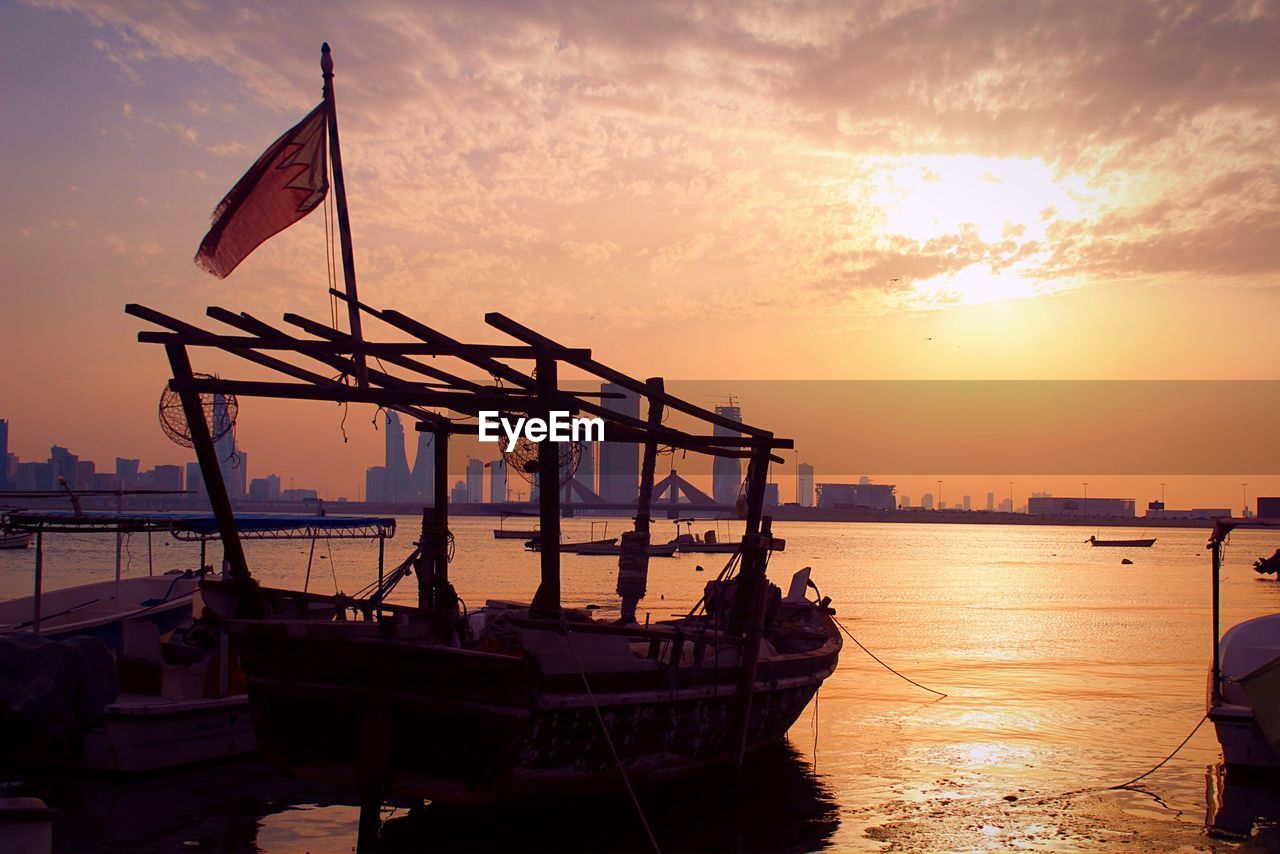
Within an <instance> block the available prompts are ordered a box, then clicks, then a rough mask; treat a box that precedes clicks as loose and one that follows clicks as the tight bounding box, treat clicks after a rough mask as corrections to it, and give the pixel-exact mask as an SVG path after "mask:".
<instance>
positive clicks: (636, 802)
mask: <svg viewBox="0 0 1280 854" xmlns="http://www.w3.org/2000/svg"><path fill="white" fill-rule="evenodd" d="M565 640H566V641H568V644H569V652H571V653H572V654H573V663H574V664H575V665H577V667H578V675H579V676H581V677H582V687H583V688H585V689H586V691H587V699H589V700H590V701H591V708H592V709H593V710H594V711H595V713H596V720H597V721H598V722H599V723H600V731H601V732H602V733H604V740H605V743H606V744H608V745H609V752H610V753H612V754H613V761H614V764H615V765H617V766H618V773H619V774H621V775H622V783H623V785H625V786H626V787H627V794H628V795H630V796H631V804H632V806H634V807H635V808H636V815H638V816H639V817H640V823H641V824H642V825H644V832H645V834H646V835H647V836H648V837H649V844H650V845H651V846H653V850H654V852H655V854H662V849H661V848H659V847H658V840H657V839H655V838H654V836H653V830H652V828H650V827H649V819H647V818H645V815H644V809H643V808H642V807H641V806H640V799H639V798H637V797H636V791H635V789H633V788H631V779H630V778H629V777H628V776H627V769H626V768H624V767H623V766H622V758H621V757H620V756H618V749H617V748H616V747H614V745H613V736H611V735H609V727H607V726H605V723H604V715H602V714H600V706H599V705H597V704H596V695H595V694H594V693H592V691H591V683H589V682H588V681H587V672H586V671H585V670H583V669H582V662H581V661H580V660H579V659H578V651H577V650H576V649H574V647H573V632H571V631H569V630H568V627H567V626H566V627H565Z"/></svg>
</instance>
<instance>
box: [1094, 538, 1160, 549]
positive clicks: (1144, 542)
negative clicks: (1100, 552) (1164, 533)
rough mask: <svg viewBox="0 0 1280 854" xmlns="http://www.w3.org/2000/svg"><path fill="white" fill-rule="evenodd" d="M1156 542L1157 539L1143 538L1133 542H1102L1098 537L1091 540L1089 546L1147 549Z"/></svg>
mask: <svg viewBox="0 0 1280 854" xmlns="http://www.w3.org/2000/svg"><path fill="white" fill-rule="evenodd" d="M1155 542H1156V538H1155V537H1141V538H1138V539H1132V540H1100V539H1098V538H1097V537H1090V538H1089V545H1091V546H1110V547H1113V548H1131V549H1145V548H1150V547H1151V546H1153V545H1155Z"/></svg>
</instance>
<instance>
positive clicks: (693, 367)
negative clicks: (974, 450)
mask: <svg viewBox="0 0 1280 854" xmlns="http://www.w3.org/2000/svg"><path fill="white" fill-rule="evenodd" d="M326 39H327V40H328V41H330V42H331V43H332V45H333V48H334V56H335V60H336V63H337V91H338V104H339V115H340V118H339V121H340V123H341V127H342V142H343V154H344V160H345V163H346V167H347V182H348V187H349V195H350V204H351V215H352V221H353V230H354V235H355V242H356V259H357V272H358V274H359V279H360V288H361V294H362V296H364V297H365V298H366V299H368V300H369V301H371V302H373V303H375V304H384V305H394V306H396V307H398V308H400V309H402V310H404V311H406V312H408V313H411V314H417V315H419V316H421V317H422V318H423V319H424V320H426V321H427V322H429V323H431V324H432V325H433V326H436V327H438V328H442V329H445V330H448V331H450V332H451V333H453V334H454V335H456V336H459V337H464V338H465V337H472V338H475V337H481V336H485V337H490V334H489V333H488V332H487V331H486V330H485V329H484V327H483V324H482V320H481V318H482V315H483V313H484V312H485V311H486V310H490V309H499V310H502V311H504V312H505V313H507V314H509V315H511V316H513V317H515V318H516V319H519V320H522V321H523V322H526V323H529V324H530V325H533V326H535V327H538V328H539V329H542V330H544V331H546V332H547V333H548V334H551V335H553V336H556V337H561V338H564V339H566V340H567V341H568V342H569V343H573V344H580V345H585V346H592V347H593V348H594V349H595V351H596V353H597V355H598V356H599V357H600V358H602V359H604V360H605V361H608V362H611V363H614V364H616V365H617V366H618V367H620V368H623V369H624V370H627V371H629V372H632V373H635V374H640V375H644V376H650V375H665V376H667V377H671V378H709V377H727V378H730V380H732V379H736V378H742V379H762V378H790V379H832V378H835V379H904V378H909V379H922V378H929V379H971V378H984V379H987V378H990V379H1013V378H1016V379H1024V378H1031V379H1062V378H1077V379H1091V378H1096V379H1116V378H1159V379H1221V378H1267V379H1269V378H1275V366H1276V365H1277V364H1280V337H1278V336H1276V335H1275V334H1274V325H1275V318H1276V316H1277V309H1280V278H1278V277H1277V271H1278V270H1280V225H1277V223H1280V218H1277V213H1280V210H1278V209H1280V172H1278V171H1277V166H1276V164H1277V163H1280V134H1278V133H1277V130H1280V128H1278V127H1277V125H1278V124H1280V112H1278V110H1280V107H1278V106H1277V105H1280V99H1278V98H1277V96H1278V95H1280V59H1278V58H1277V53H1278V52H1277V51H1275V50H1274V45H1275V44H1277V43H1280V21H1278V20H1277V13H1276V9H1275V7H1274V6H1273V5H1269V4H1265V3H1259V2H1240V3H1224V2H1205V3H1151V4H1146V3H1137V2H1135V3H1123V4H1116V3H1067V4H1059V3H1036V2H1024V3H1014V4H1005V3H986V2H968V3H946V2H943V3H914V2H899V3H884V4H865V3H847V2H844V3H799V4H795V5H791V6H788V7H786V8H785V10H784V9H782V8H779V7H778V6H776V5H775V4H770V3H759V4H756V3H735V4H732V5H731V6H725V5H708V4H700V3H692V4H685V3H681V4H665V3H654V4H648V3H645V4H615V5H609V6H601V5H599V4H572V3H566V4H549V5H547V6H536V7H534V6H530V5H529V4H523V3H509V4H508V3H498V2H493V3H456V4H454V3H435V4H432V5H431V7H430V9H429V10H423V9H421V8H420V4H409V3H397V2H390V1H389V2H376V3H359V4H343V3H334V4H324V5H323V6H322V7H317V6H314V5H310V4H308V5H305V6H303V5H301V4H294V3H290V2H281V3H272V4H260V5H255V4H225V3H217V4H214V3H208V4H205V3H199V2H193V3H186V4H181V5H180V6H179V5H176V4H164V3H158V2H157V3H146V2H140V3H136V4H127V5H126V4H116V3H98V2H91V0H83V1H82V0H68V1H67V2H51V3H31V4H27V3H13V2H9V0H6V2H4V3H3V4H0V43H2V45H3V55H2V56H0V63H2V65H0V69H2V70H0V94H2V96H3V102H4V104H5V111H6V120H5V122H4V123H3V126H2V127H0V140H2V143H0V144H2V145H3V150H4V157H3V158H0V175H2V176H3V192H2V197H3V204H2V205H0V261H2V262H3V271H4V275H3V281H2V282H0V289H2V290H0V295H2V303H0V340H2V341H3V344H2V345H0V346H2V348H3V356H4V358H3V359H0V417H7V418H9V419H10V422H11V440H10V441H11V449H12V450H14V451H16V452H17V453H19V454H20V455H22V456H23V457H24V458H26V459H33V458H43V457H44V456H46V455H47V453H48V446H49V445H50V444H52V443H55V442H56V443H58V444H63V445H67V446H69V447H71V448H72V450H73V451H75V452H77V453H80V454H81V455H82V456H87V457H91V458H95V459H97V460H98V461H99V463H100V465H101V464H102V463H108V465H107V466H106V467H108V468H109V461H110V460H111V459H112V458H114V457H115V456H116V455H126V456H138V457H142V458H143V459H144V463H145V464H154V463H156V462H183V461H185V460H186V459H188V457H187V456H186V454H187V452H185V451H183V450H182V449H179V448H176V447H174V446H172V445H169V444H168V443H167V442H166V441H165V439H164V438H163V437H162V435H161V434H160V431H159V430H158V428H157V427H156V422H155V415H154V407H155V401H156V399H157V397H158V395H159V392H160V389H161V386H162V385H163V382H164V380H165V378H166V372H165V365H164V360H163V358H162V357H161V355H160V353H158V352H156V351H155V350H154V348H148V347H144V346H141V345H138V344H137V343H135V342H134V340H133V338H134V335H135V333H136V332H137V330H138V329H139V328H140V326H141V325H140V324H138V323H137V322H135V321H132V320H131V319H129V318H127V317H125V316H124V315H123V313H122V311H121V308H122V306H123V305H124V304H125V303H126V302H142V303H146V304H149V305H152V306H154V307H156V308H159V309H161V310H164V311H167V312H169V313H172V314H176V315H178V316H181V317H184V318H186V319H189V320H193V319H197V318H198V317H199V316H200V314H201V312H202V311H203V307H204V306H206V305H209V304H220V305H225V306H228V307H234V308H236V309H237V310H247V311H250V312H252V313H255V314H257V315H259V316H261V317H263V318H265V319H276V318H278V317H279V315H280V314H281V313H282V312H283V311H287V310H293V311H298V312H300V313H303V314H308V315H310V316H313V317H316V318H319V319H326V318H327V317H328V313H329V307H328V305H327V302H326V300H325V297H324V288H325V264H324V244H323V221H322V219H321V217H320V215H319V214H318V213H317V214H315V215H313V216H312V217H310V218H309V219H307V220H305V221H303V222H302V223H301V224H300V225H298V226H296V227H295V228H293V229H291V230H290V231H288V232H286V233H284V234H282V235H280V236H278V237H277V238H275V239H273V240H272V241H270V242H269V243H268V244H266V245H265V246H264V247H262V248H261V249H259V250H258V252H256V253H255V254H254V255H253V256H251V257H250V258H249V259H248V260H247V261H246V262H245V263H244V264H243V265H242V266H241V267H240V268H239V269H238V270H237V271H236V272H235V273H234V274H233V275H232V276H231V277H230V278H229V279H227V280H226V281H222V282H219V281H218V280H215V279H214V278H212V277H210V276H209V275H207V274H205V273H204V272H202V271H201V270H199V269H198V268H196V267H195V266H194V265H193V264H192V263H191V256H192V254H193V253H194V251H195V247H196V245H197V243H198V242H199V240H200V237H201V236H202V235H203V233H204V231H205V229H206V228H207V225H208V215H209V212H210V211H211V210H212V208H213V207H214V205H215V204H216V203H217V201H218V200H219V199H220V198H221V197H222V195H223V194H224V193H225V192H226V190H227V189H228V188H229V187H230V186H231V185H232V184H233V183H234V182H235V180H236V179H237V178H238V177H239V175H240V174H241V173H242V172H243V171H244V170H245V169H246V168H247V167H248V166H249V165H250V163H252V161H253V159H254V158H255V157H256V156H257V155H258V153H259V152H260V151H261V150H262V149H263V148H264V147H265V146H266V145H267V144H268V143H270V142H271V141H272V140H273V139H274V138H275V137H276V136H278V135H279V134H280V133H281V132H282V131H283V130H285V129H286V128H287V127H289V126H290V125H292V124H293V123H294V122H296V121H297V120H298V118H300V117H301V116H302V115H303V114H304V113H305V111H306V110H307V109H309V108H310V107H311V106H312V105H313V104H314V103H315V102H316V101H317V100H318V98H319V91H320V76H319V69H318V47H319V44H320V42H321V41H323V40H326ZM728 390H729V391H732V389H728ZM370 416H371V413H360V414H357V413H355V412H353V413H352V416H351V417H350V418H349V419H348V422H347V425H346V426H347V433H348V436H349V442H348V443H346V444H344V443H343V442H342V437H341V433H340V432H339V420H340V416H339V415H338V414H336V413H335V412H334V411H333V410H332V408H330V409H327V410H326V409H325V408H324V407H320V406H319V405H312V406H309V407H308V406H305V405H296V404H291V405H277V404H257V403H254V404H252V405H248V404H246V406H245V412H244V415H243V416H242V420H241V425H240V442H241V444H242V446H243V447H245V448H247V449H248V451H249V453H250V471H251V475H252V476H259V475H262V474H266V473H267V472H268V471H273V472H276V473H278V474H281V475H282V476H284V477H285V478H286V482H287V479H288V478H289V477H290V476H296V478H297V480H298V485H303V484H304V483H306V484H309V485H314V486H318V487H320V488H322V490H323V489H326V488H327V489H328V490H329V491H330V493H331V494H332V495H337V494H340V493H341V494H351V495H354V494H355V493H356V490H357V484H359V483H360V482H361V481H362V473H363V470H364V468H365V467H366V466H368V465H372V464H375V463H377V462H379V456H380V447H381V434H380V433H378V432H375V431H374V430H373V429H372V428H371V426H370V421H371V417H370ZM748 416H750V413H748ZM1223 417H1224V418H1226V419H1229V418H1244V417H1248V416H1247V413H1244V412H1239V413H1224V414H1223ZM1231 484H1235V485H1234V486H1232V485H1231ZM1229 487H1230V488H1229ZM1143 488H1145V487H1143ZM1136 489H1137V487H1136V485H1135V491H1136ZM1238 490H1239V487H1238V478H1227V479H1226V480H1224V481H1223V485H1222V486H1220V487H1216V488H1214V489H1213V490H1210V492H1211V493H1212V494H1211V495H1210V496H1208V497H1217V493H1218V492H1221V493H1222V494H1223V495H1224V496H1228V497H1229V496H1232V495H1237V494H1238ZM912 491H913V492H918V491H919V490H912ZM1251 491H1252V490H1251ZM1271 491H1272V492H1273V493H1274V492H1277V491H1280V488H1273V489H1272V490H1271ZM984 492H985V491H984ZM1233 503H1238V499H1237V500H1236V501H1235V502H1233Z"/></svg>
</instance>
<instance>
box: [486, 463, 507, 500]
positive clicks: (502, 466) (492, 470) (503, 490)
mask: <svg viewBox="0 0 1280 854" xmlns="http://www.w3.org/2000/svg"><path fill="white" fill-rule="evenodd" d="M485 465H486V466H487V467H488V469H489V503H490V504H499V503H501V502H503V501H506V500H507V461H506V460H504V459H502V458H501V457H499V458H498V459H496V460H494V461H493V462H491V463H485Z"/></svg>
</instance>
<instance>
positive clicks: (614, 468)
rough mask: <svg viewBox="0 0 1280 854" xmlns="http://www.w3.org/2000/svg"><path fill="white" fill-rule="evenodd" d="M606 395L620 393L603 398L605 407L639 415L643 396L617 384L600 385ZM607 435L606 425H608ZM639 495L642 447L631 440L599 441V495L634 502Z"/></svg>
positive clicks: (606, 498)
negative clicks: (617, 395) (616, 395)
mask: <svg viewBox="0 0 1280 854" xmlns="http://www.w3.org/2000/svg"><path fill="white" fill-rule="evenodd" d="M600 391H601V392H602V393H603V394H619V395H622V396H621V397H616V398H614V397H606V398H604V399H603V400H601V401H600V403H601V405H602V406H604V407H605V408H606V409H609V410H612V411H614V412H617V413H619V414H621V415H627V416H630V417H631V418H635V419H639V418H640V396H639V395H637V394H636V393H635V392H632V391H628V390H627V389H625V388H623V387H622V386H620V385H616V384H614V383H603V384H602V385H601V386H600ZM606 435H607V428H606ZM639 494H640V446H639V445H637V444H634V443H630V442H602V443H600V497H601V498H603V499H604V500H605V501H611V502H618V503H623V502H630V501H635V500H636V498H637V497H638V496H639Z"/></svg>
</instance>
